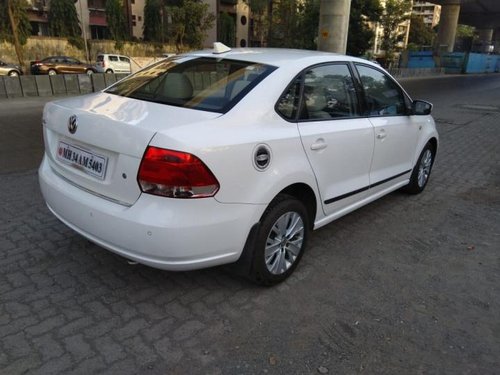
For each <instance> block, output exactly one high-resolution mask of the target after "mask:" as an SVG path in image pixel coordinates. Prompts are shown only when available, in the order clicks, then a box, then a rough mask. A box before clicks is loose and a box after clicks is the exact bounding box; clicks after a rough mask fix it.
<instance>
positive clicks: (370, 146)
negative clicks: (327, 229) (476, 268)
mask: <svg viewBox="0 0 500 375" xmlns="http://www.w3.org/2000/svg"><path fill="white" fill-rule="evenodd" d="M431 108H432V106H431V104H429V103H427V102H424V101H419V100H416V101H412V100H411V99H410V97H409V96H408V94H407V93H406V92H405V91H404V90H403V89H402V88H401V86H400V85H399V84H398V83H397V82H396V81H395V80H394V79H393V78H392V77H391V76H390V75H389V74H388V73H387V72H386V71H384V70H383V69H382V68H381V67H380V66H378V65H376V64H373V63H371V62H369V61H366V60H362V59H358V58H353V57H348V56H342V55H337V54H329V53H322V52H315V51H299V50H281V49H238V50H229V49H222V51H221V50H220V49H216V50H215V51H202V52H195V53H189V54H186V55H179V56H174V57H171V58H169V59H166V60H163V61H160V62H158V63H156V64H154V65H152V66H149V67H148V68H146V69H144V70H142V71H140V72H138V73H136V74H134V75H132V76H129V77H127V78H125V79H123V80H122V81H120V82H118V83H116V84H115V85H113V86H111V87H110V88H108V89H106V90H104V91H102V92H99V93H95V94H91V95H86V96H80V97H74V98H69V99H64V100H59V101H56V102H52V103H48V104H47V105H46V107H45V109H44V113H43V133H44V140H45V155H44V158H43V161H42V164H41V166H40V170H39V179H40V186H41V190H42V193H43V196H44V198H45V200H46V202H47V205H48V207H49V209H50V210H51V211H52V212H53V213H54V215H55V216H57V217H58V218H59V219H60V220H61V221H62V222H63V223H65V224H66V225H67V226H69V227H70V228H72V229H74V230H75V231H76V232H78V233H80V234H81V235H82V236H84V237H86V238H88V239H89V240H91V241H93V242H94V243H96V244H98V245H100V246H102V247H103V248H106V249H108V250H111V251H113V252H115V253H117V254H120V255H122V256H124V257H126V258H129V259H131V260H134V261H137V262H140V263H143V264H146V265H149V266H152V267H157V268H161V269H165V270H192V269H197V268H203V267H210V266H215V265H220V264H226V263H235V264H234V268H235V269H237V270H238V271H239V272H240V273H243V274H245V275H246V276H248V277H250V278H251V279H252V280H254V281H256V282H258V283H261V284H265V285H271V284H274V283H277V282H280V281H282V280H284V279H285V278H286V277H288V276H289V275H290V274H291V273H292V272H293V271H294V269H295V268H296V267H297V264H298V263H299V260H300V259H301V257H302V255H303V253H304V250H305V248H306V243H307V240H308V237H309V235H310V232H311V231H312V230H313V229H317V228H319V227H321V226H323V225H325V224H328V223H329V222H331V221H333V220H335V219H337V218H339V217H341V216H342V215H345V214H347V213H349V212H351V211H353V210H355V209H357V208H359V207H361V206H363V205H365V204H367V203H369V202H371V201H373V200H375V199H377V198H380V197H382V196H383V195H385V194H388V193H390V192H392V191H394V190H396V189H400V188H403V189H405V190H406V191H408V192H409V193H419V192H421V191H422V190H423V189H424V188H425V186H426V184H427V182H428V179H429V175H430V172H431V168H432V165H433V162H434V157H435V155H436V150H437V147H438V134H437V132H436V128H435V124H434V121H433V119H432V117H431V116H430V112H431Z"/></svg>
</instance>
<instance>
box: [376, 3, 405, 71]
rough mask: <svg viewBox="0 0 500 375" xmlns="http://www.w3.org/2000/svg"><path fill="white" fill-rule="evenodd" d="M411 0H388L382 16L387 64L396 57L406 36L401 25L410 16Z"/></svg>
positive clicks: (381, 22)
mask: <svg viewBox="0 0 500 375" xmlns="http://www.w3.org/2000/svg"><path fill="white" fill-rule="evenodd" d="M411 4H412V1H411V0H387V1H386V3H385V9H384V11H383V13H382V16H381V18H380V24H381V26H382V28H383V39H382V45H381V47H382V49H383V50H384V51H385V60H386V64H387V65H389V64H390V63H391V62H392V60H393V59H394V53H395V52H396V50H397V49H398V44H399V43H400V42H402V41H403V40H404V38H405V31H406V29H404V30H401V29H400V25H401V24H402V23H403V22H404V21H406V20H408V19H409V18H410V11H411Z"/></svg>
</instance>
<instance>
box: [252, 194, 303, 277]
mask: <svg viewBox="0 0 500 375" xmlns="http://www.w3.org/2000/svg"><path fill="white" fill-rule="evenodd" d="M287 212H295V213H297V214H299V215H300V217H301V218H302V222H303V224H304V240H303V242H302V248H301V250H300V253H299V255H298V256H297V258H296V259H295V262H294V263H293V264H292V265H291V267H290V268H289V269H288V270H286V272H284V273H282V274H279V275H274V274H272V273H271V272H269V270H268V269H267V266H266V262H265V247H266V241H267V236H268V235H269V232H270V231H271V228H272V226H273V225H274V223H275V222H276V221H277V220H278V219H279V218H280V217H281V216H282V215H284V214H285V213H287ZM309 233H310V224H309V217H308V213H307V209H306V207H305V206H304V204H303V203H302V202H301V201H299V200H297V199H295V198H293V197H279V198H278V199H276V200H275V201H274V202H273V203H271V204H270V206H269V207H268V209H267V210H266V211H265V212H264V214H263V216H262V220H261V223H260V226H259V230H258V231H257V235H256V240H255V248H254V256H253V266H252V270H251V273H252V275H251V277H252V279H254V281H256V282H258V283H259V284H262V285H274V284H277V283H279V282H282V281H283V280H285V279H286V278H287V277H288V276H290V275H291V274H292V273H293V271H294V270H295V268H297V265H298V264H299V262H300V260H301V258H302V256H303V255H304V250H305V249H306V246H307V241H308V238H309Z"/></svg>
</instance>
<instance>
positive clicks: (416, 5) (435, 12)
mask: <svg viewBox="0 0 500 375" xmlns="http://www.w3.org/2000/svg"><path fill="white" fill-rule="evenodd" d="M412 14H413V15H415V16H419V17H422V19H423V21H424V23H425V25H426V26H428V27H429V28H433V27H434V26H436V25H437V24H438V23H439V18H440V16H441V6H440V5H436V4H432V3H430V2H428V1H422V0H413V8H412Z"/></svg>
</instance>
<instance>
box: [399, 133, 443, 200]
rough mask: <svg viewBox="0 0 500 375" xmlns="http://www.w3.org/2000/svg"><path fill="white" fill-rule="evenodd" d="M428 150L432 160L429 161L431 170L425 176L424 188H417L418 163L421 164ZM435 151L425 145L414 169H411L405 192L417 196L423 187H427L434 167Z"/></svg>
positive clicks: (428, 145)
mask: <svg viewBox="0 0 500 375" xmlns="http://www.w3.org/2000/svg"><path fill="white" fill-rule="evenodd" d="M427 150H429V151H430V152H431V154H432V160H431V168H430V170H429V176H427V180H426V181H425V183H424V186H419V184H418V171H419V169H420V163H421V162H422V158H423V157H424V154H425V152H426V151H427ZM435 154H436V153H435V151H434V148H433V147H432V146H431V145H430V144H429V143H427V144H426V145H425V147H424V148H423V149H422V152H421V153H420V155H419V157H418V159H417V162H416V163H415V167H413V172H412V174H411V177H410V183H409V184H408V185H407V188H406V191H407V192H409V193H411V194H418V193H421V192H422V191H423V190H424V189H425V187H426V186H427V183H428V182H429V179H430V177H431V173H432V166H433V165H434V156H435Z"/></svg>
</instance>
